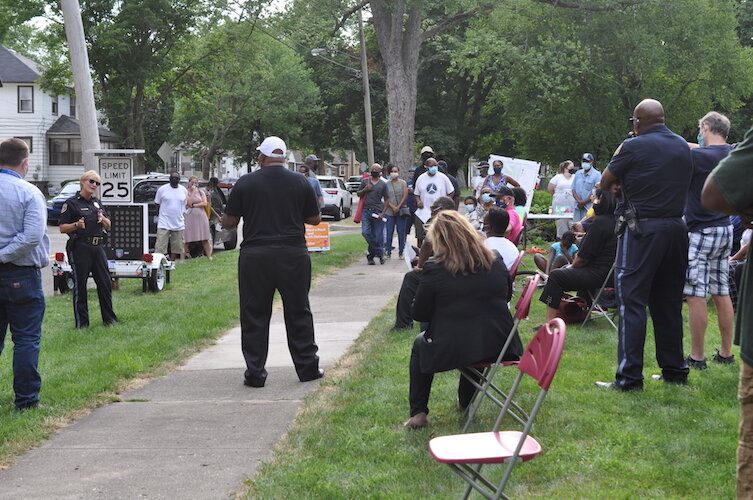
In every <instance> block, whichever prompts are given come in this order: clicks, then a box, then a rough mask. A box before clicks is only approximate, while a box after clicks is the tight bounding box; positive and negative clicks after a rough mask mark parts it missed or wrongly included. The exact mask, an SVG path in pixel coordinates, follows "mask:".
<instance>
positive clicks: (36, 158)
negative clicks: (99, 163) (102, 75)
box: [0, 45, 117, 192]
mask: <svg viewBox="0 0 753 500" xmlns="http://www.w3.org/2000/svg"><path fill="white" fill-rule="evenodd" d="M41 75H42V68H40V67H39V65H38V64H36V63H35V62H34V61H32V60H30V59H28V58H26V57H24V56H22V55H21V54H18V53H16V52H14V51H13V50H10V49H8V48H6V47H3V46H2V45H0V138H7V137H18V138H19V139H23V140H24V141H26V143H27V144H28V145H29V149H30V150H31V156H30V159H29V173H28V175H27V180H28V181H30V182H33V183H35V184H36V185H37V186H39V188H40V189H42V191H44V192H46V191H47V189H48V187H53V186H54V187H56V188H59V187H60V182H61V181H64V180H66V179H77V178H78V177H80V176H81V174H82V173H83V172H84V166H83V162H82V159H81V135H80V126H79V122H78V120H76V97H75V96H74V95H73V93H72V92H71V94H67V95H56V96H53V95H50V94H49V93H47V92H45V91H44V90H42V88H41V86H40V85H39V78H40V76H41ZM99 138H100V142H101V147H102V149H110V148H114V147H116V146H117V136H116V135H115V133H114V132H111V131H109V130H107V129H106V128H104V127H100V129H99Z"/></svg>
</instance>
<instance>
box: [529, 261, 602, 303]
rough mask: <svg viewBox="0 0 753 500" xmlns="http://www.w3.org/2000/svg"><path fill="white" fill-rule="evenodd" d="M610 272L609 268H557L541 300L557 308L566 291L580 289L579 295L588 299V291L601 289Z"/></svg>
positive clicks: (547, 283) (550, 276)
mask: <svg viewBox="0 0 753 500" xmlns="http://www.w3.org/2000/svg"><path fill="white" fill-rule="evenodd" d="M607 274H609V268H607V269H604V268H594V267H588V266H586V267H568V268H567V269H555V270H553V271H552V272H551V274H550V275H549V278H548V279H547V280H546V285H545V286H544V290H542V292H541V296H540V297H539V300H540V301H541V302H543V303H544V304H546V305H548V306H549V307H553V308H554V309H557V308H558V307H559V306H560V302H561V301H562V295H563V294H564V293H565V292H570V291H573V290H577V291H578V295H579V296H581V297H583V298H585V299H586V300H588V298H589V297H588V291H589V290H594V289H599V288H600V287H601V285H603V284H604V280H605V279H606V278H607Z"/></svg>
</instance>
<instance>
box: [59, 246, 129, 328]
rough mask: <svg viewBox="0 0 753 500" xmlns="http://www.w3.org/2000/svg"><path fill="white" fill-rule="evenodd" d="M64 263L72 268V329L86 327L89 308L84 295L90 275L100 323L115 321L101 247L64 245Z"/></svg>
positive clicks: (104, 256) (105, 264)
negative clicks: (95, 292)
mask: <svg viewBox="0 0 753 500" xmlns="http://www.w3.org/2000/svg"><path fill="white" fill-rule="evenodd" d="M68 262H69V263H70V265H71V268H73V281H74V283H75V285H74V286H73V318H74V319H75V321H76V328H85V327H87V326H89V304H88V297H87V292H86V282H87V281H88V279H89V273H90V272H91V274H92V277H93V278H94V283H96V284H97V296H98V297H99V309H100V311H101V313H102V322H103V323H104V324H105V325H108V324H110V323H113V322H115V321H117V320H118V317H117V316H115V312H114V311H113V310H112V281H111V278H110V270H109V269H108V268H107V255H105V247H103V246H102V245H90V244H88V243H86V242H85V241H82V240H77V241H75V242H73V243H70V244H69V245H68Z"/></svg>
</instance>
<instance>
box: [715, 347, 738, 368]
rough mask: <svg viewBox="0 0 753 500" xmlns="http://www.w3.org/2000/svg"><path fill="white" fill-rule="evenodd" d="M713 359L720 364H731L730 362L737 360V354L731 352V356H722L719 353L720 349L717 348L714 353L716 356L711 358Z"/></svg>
mask: <svg viewBox="0 0 753 500" xmlns="http://www.w3.org/2000/svg"><path fill="white" fill-rule="evenodd" d="M711 360H712V361H713V362H714V363H719V364H722V365H729V364H732V363H734V362H735V355H734V354H730V355H729V356H727V357H725V356H722V355H721V354H719V349H717V350H716V354H714V357H713V358H711Z"/></svg>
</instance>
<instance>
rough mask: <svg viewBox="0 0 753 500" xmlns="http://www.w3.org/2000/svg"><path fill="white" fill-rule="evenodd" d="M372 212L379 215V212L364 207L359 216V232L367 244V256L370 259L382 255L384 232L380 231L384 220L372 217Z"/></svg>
mask: <svg viewBox="0 0 753 500" xmlns="http://www.w3.org/2000/svg"><path fill="white" fill-rule="evenodd" d="M372 214H376V215H379V214H380V212H379V211H378V210H367V209H364V211H363V216H362V217H361V234H362V235H363V239H365V240H366V243H368V245H369V253H368V257H369V258H370V259H373V258H374V257H382V256H383V254H382V252H383V251H384V246H383V243H384V234H383V233H382V227H383V225H384V222H383V221H382V219H380V218H377V217H372Z"/></svg>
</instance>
